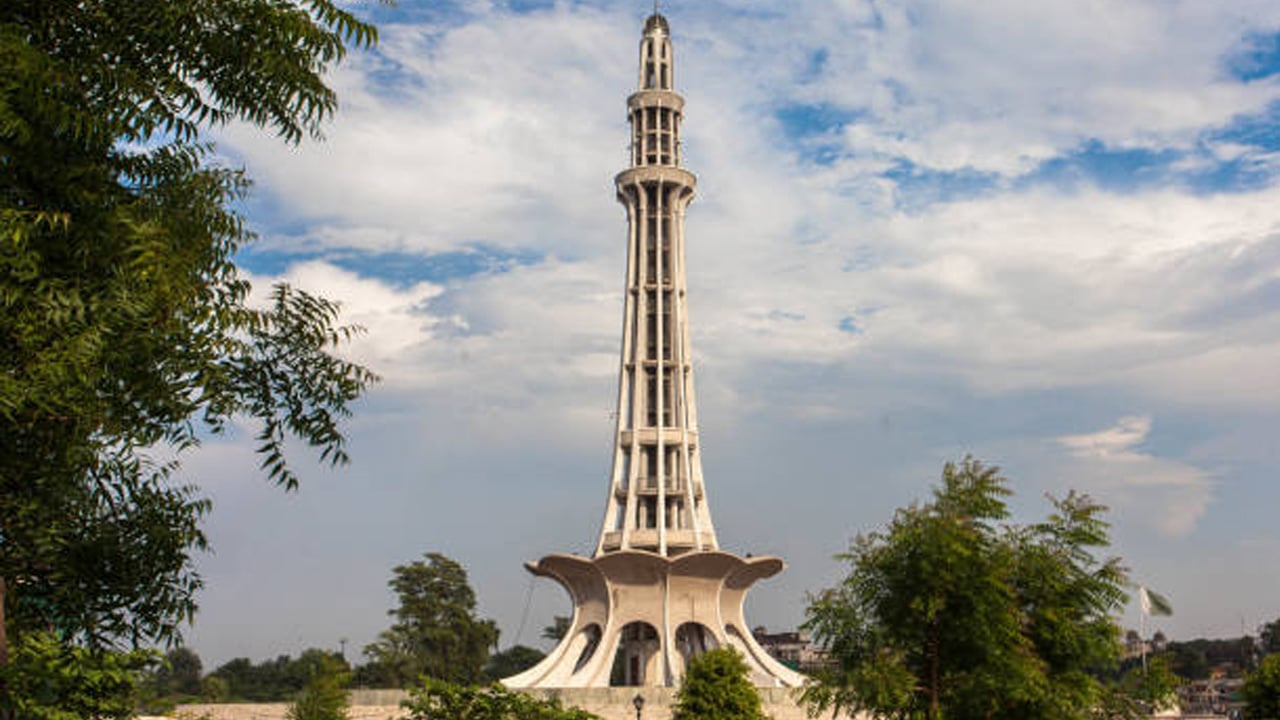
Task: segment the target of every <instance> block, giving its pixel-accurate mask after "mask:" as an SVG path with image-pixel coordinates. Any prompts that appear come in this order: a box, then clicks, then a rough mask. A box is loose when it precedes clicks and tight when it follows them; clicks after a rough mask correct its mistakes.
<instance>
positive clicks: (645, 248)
mask: <svg viewBox="0 0 1280 720" xmlns="http://www.w3.org/2000/svg"><path fill="white" fill-rule="evenodd" d="M674 68H675V62H674V55H673V52H672V47H671V40H670V36H669V30H668V26H667V21H666V19H665V18H663V17H662V16H661V15H654V16H652V17H650V18H649V19H648V21H647V22H646V23H645V30H644V36H643V38H642V39H641V41H640V74H639V85H640V87H639V89H638V90H637V91H636V92H635V93H633V94H632V95H631V97H629V98H628V99H627V110H628V120H629V122H630V125H631V153H630V157H631V167H630V168H629V169H627V170H625V171H623V172H622V173H619V175H618V177H617V190H618V200H619V202H621V203H622V204H623V205H624V206H625V207H626V211H627V227H628V232H627V272H626V283H625V292H626V298H625V302H624V308H623V322H622V348H621V351H622V357H621V366H620V369H619V373H618V416H617V418H618V419H617V432H616V446H615V448H614V456H613V471H612V473H611V478H610V491H609V500H608V503H607V504H606V508H605V517H604V522H603V524H602V528H601V531H600V540H599V543H598V544H597V546H596V555H601V554H604V553H607V552H612V551H617V550H648V551H651V552H656V553H659V554H662V555H679V554H682V553H685V552H688V551H691V550H712V549H716V547H717V544H716V539H715V531H714V529H713V527H712V524H711V514H710V511H709V510H708V508H707V507H706V496H705V492H704V489H703V485H702V468H701V463H700V460H699V456H698V429H697V411H696V404H695V401H694V391H693V363H692V355H691V353H690V349H689V314H688V308H687V304H686V296H687V291H686V282H685V264H684V241H685V237H684V215H685V208H686V207H688V204H689V203H690V202H691V201H692V199H693V194H694V187H695V185H696V180H695V178H694V176H693V174H692V173H690V172H688V171H687V170H685V169H683V168H682V167H680V163H681V145H680V123H681V121H682V120H683V116H684V98H682V97H681V96H680V95H679V94H677V93H676V92H674V91H673V90H672V85H673V83H674Z"/></svg>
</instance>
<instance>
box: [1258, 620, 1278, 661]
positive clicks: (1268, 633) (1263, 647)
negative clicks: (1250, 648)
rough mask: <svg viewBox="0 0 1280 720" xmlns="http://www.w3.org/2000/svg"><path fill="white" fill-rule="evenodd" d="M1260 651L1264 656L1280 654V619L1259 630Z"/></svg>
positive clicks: (1265, 624) (1264, 624)
mask: <svg viewBox="0 0 1280 720" xmlns="http://www.w3.org/2000/svg"><path fill="white" fill-rule="evenodd" d="M1258 651H1259V652H1261V653H1262V654H1263V655H1271V654H1273V653H1280V618H1276V619H1275V620H1272V621H1271V622H1269V623H1263V624H1262V626H1261V627H1259V628H1258Z"/></svg>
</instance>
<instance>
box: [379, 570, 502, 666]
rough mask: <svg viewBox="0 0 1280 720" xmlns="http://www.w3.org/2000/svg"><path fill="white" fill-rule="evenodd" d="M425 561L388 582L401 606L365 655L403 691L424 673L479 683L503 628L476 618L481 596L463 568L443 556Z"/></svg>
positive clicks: (392, 611)
mask: <svg viewBox="0 0 1280 720" xmlns="http://www.w3.org/2000/svg"><path fill="white" fill-rule="evenodd" d="M425 558H426V561H425V562H424V561H422V560H418V561H415V562H412V563H410V564H408V565H400V566H397V567H396V568H394V569H393V570H392V573H393V577H392V578H391V580H390V581H389V582H388V584H389V585H390V586H391V589H392V590H394V591H395V593H396V596H397V598H399V603H400V604H399V607H397V608H396V609H394V610H389V611H387V614H388V615H391V616H392V617H394V618H395V622H394V623H393V624H392V625H391V627H390V628H388V629H387V630H385V631H383V632H382V634H381V635H379V636H378V640H377V641H376V642H374V643H373V644H371V645H369V646H368V647H366V648H365V650H364V652H365V655H366V656H368V657H369V658H370V660H371V661H372V663H373V664H376V665H378V666H380V668H381V673H382V674H383V676H384V677H387V678H389V679H391V680H392V682H393V683H394V684H396V685H398V686H400V687H405V686H408V685H410V684H412V683H414V682H416V681H417V679H418V678H419V677H420V676H423V675H425V676H427V677H433V678H438V679H442V680H449V681H452V682H459V683H474V682H478V681H479V680H480V679H481V678H482V677H483V669H484V663H485V660H486V659H487V658H488V656H489V649H490V648H491V647H493V646H494V645H496V644H497V642H498V626H497V625H496V624H495V623H494V622H493V621H492V620H481V619H480V618H477V617H476V614H475V609H476V595H475V592H474V591H473V590H472V589H471V586H470V585H469V584H468V583H467V571H466V570H464V569H463V567H462V566H461V565H459V564H458V563H456V562H454V561H453V560H451V559H449V558H447V557H445V556H444V555H441V554H439V553H427V554H426V555H425Z"/></svg>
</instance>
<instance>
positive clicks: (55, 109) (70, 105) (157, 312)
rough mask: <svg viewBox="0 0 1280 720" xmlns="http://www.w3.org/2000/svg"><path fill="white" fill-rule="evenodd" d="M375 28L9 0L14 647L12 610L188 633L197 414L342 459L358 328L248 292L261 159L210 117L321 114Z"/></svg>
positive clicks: (5, 30) (136, 1)
mask: <svg viewBox="0 0 1280 720" xmlns="http://www.w3.org/2000/svg"><path fill="white" fill-rule="evenodd" d="M375 37H376V36H375V31H374V28H373V27H372V26H370V25H368V24H366V23H363V22H361V21H359V20H358V19H357V18H356V17H355V16H354V15H352V14H351V13H349V12H348V11H346V10H344V9H343V8H342V7H341V6H340V5H339V4H338V3H337V2H335V1H334V0H297V1H296V2H294V1H286V0H220V1H219V2H205V1H201V0H6V2H4V3H3V4H0V67H4V68H5V70H4V72H3V73H2V74H0V458H2V459H0V463H3V465H2V469H0V606H3V607H4V609H5V610H7V611H8V622H7V623H4V624H3V625H0V664H3V663H4V661H5V650H6V645H7V640H8V633H7V632H6V631H7V630H14V631H17V632H18V633H21V632H23V631H25V630H27V629H33V628H47V627H52V628H54V629H55V630H56V631H57V633H58V635H59V636H60V637H61V638H62V639H64V640H65V641H78V642H83V643H85V644H88V645H90V646H94V647H97V646H103V645H110V644H116V643H131V644H137V643H143V642H149V641H159V642H171V641H173V640H175V639H176V638H177V628H178V627H179V625H180V624H181V622H183V621H185V620H187V619H189V618H190V617H191V615H192V613H193V612H194V610H195V602H194V599H193V594H194V592H195V591H196V590H197V589H198V588H199V587H200V585H201V580H200V577H199V575H198V574H197V573H196V572H195V571H194V570H193V569H192V566H191V558H192V554H193V553H195V552H198V551H200V550H202V549H203V548H204V547H205V537H204V534H203V533H202V531H201V529H200V524H199V521H200V519H201V517H202V516H203V515H204V514H205V513H206V512H207V511H208V509H209V504H208V501H207V500H205V499H204V498H202V497H201V496H200V493H199V491H198V489H197V488H196V487H194V486H192V485H189V484H184V483H181V482H177V481H176V480H175V476H174V473H175V470H176V469H177V465H176V463H175V461H174V458H175V457H178V456H180V455H181V453H182V451H184V450H186V449H188V448H190V447H192V446H194V445H196V444H197V443H198V441H199V439H200V437H201V435H202V433H204V432H210V431H211V432H215V433H217V432H222V431H224V430H225V429H226V428H227V427H228V425H229V423H230V422H231V421H232V419H233V418H236V419H247V420H252V421H256V423H257V440H258V452H259V453H260V455H261V457H262V464H263V469H264V470H265V472H266V474H267V475H268V476H269V477H270V478H271V479H272V480H273V481H275V482H276V483H278V484H280V485H282V486H284V487H286V488H293V487H294V486H296V484H297V477H296V475H295V474H294V472H293V471H292V470H291V469H290V466H289V464H288V463H287V462H286V458H285V454H284V447H285V444H286V441H287V440H288V439H289V438H296V439H298V440H300V441H301V442H302V444H304V445H309V446H311V447H313V448H316V449H317V451H318V453H319V455H320V457H321V459H322V460H324V461H328V462H332V463H342V462H345V461H346V459H347V457H346V453H345V446H344V438H343V435H342V433H341V431H340V421H341V419H342V418H343V417H344V416H346V415H347V414H348V413H349V408H350V405H351V403H352V402H353V401H354V400H355V399H356V398H357V397H358V396H359V395H360V394H361V393H362V392H363V390H364V389H365V388H366V386H367V385H368V384H369V383H370V382H372V381H373V380H374V377H373V375H372V374H371V373H370V372H369V371H368V370H366V369H365V368H363V367H360V366H358V365H356V364H353V363H351V362H348V361H346V360H343V359H342V358H340V357H338V356H337V355H335V354H334V353H333V352H332V350H333V348H334V347H335V346H336V345H337V344H339V343H340V342H342V341H343V340H345V339H347V338H349V337H350V335H351V333H352V332H353V331H354V329H353V328H349V327H342V326H340V325H338V324H337V315H338V306H337V305H336V304H335V303H333V302H330V301H327V300H325V299H322V298H318V297H314V296H311V295H308V294H306V293H303V292H300V291H297V290H294V289H291V288H289V287H287V286H278V287H276V288H275V290H274V291H273V292H272V293H271V298H270V302H269V303H268V304H267V305H266V306H265V307H259V306H257V305H256V304H253V303H251V302H250V297H249V293H250V288H249V285H248V283H247V282H246V281H245V279H244V278H243V277H241V275H240V274H239V273H238V271H237V269H236V266H235V264H234V262H233V261H234V257H235V253H236V252H237V250H238V249H239V248H241V247H242V246H244V245H245V244H246V243H248V242H250V241H251V240H252V239H253V234H252V233H251V232H250V231H249V230H248V228H247V227H246V224H245V221H244V219H243V218H242V217H240V216H239V215H238V214H237V213H236V211H235V210H234V209H233V207H234V206H233V204H234V202H235V201H236V200H237V199H238V198H240V197H241V196H242V194H243V193H244V191H245V190H246V188H247V187H248V181H247V179H246V177H245V175H244V173H243V172H242V171H240V170H236V169H231V168H227V167H223V166H220V165H219V164H217V162H215V160H214V157H215V156H214V155H213V148H212V146H211V145H210V144H208V143H206V142H204V141H203V140H202V138H201V132H202V131H203V130H205V129H207V128H209V127H212V126H218V125H223V124H226V123H229V122H232V121H245V122H248V123H251V124H255V125H258V126H261V127H263V128H266V129H268V130H271V131H274V132H276V133H278V134H279V135H280V136H281V137H282V138H283V139H284V140H285V141H286V142H290V143H294V142H298V141H299V140H301V139H302V138H303V137H305V136H316V135H318V134H319V133H320V128H321V126H322V123H323V122H324V121H325V120H326V119H327V118H328V117H329V116H330V115H331V114H332V113H333V111H334V109H335V107H336V98H335V96H334V94H333V91H332V90H331V89H330V88H329V87H328V86H327V85H326V84H325V75H326V73H327V72H328V71H329V70H330V69H331V68H332V67H333V66H334V64H335V63H336V62H338V61H339V60H340V59H341V58H342V57H343V55H344V53H345V52H346V50H347V48H348V47H350V46H356V47H364V46H368V45H370V44H371V43H373V42H374V40H375ZM246 48H252V52H247V51H246V50H245V49H246Z"/></svg>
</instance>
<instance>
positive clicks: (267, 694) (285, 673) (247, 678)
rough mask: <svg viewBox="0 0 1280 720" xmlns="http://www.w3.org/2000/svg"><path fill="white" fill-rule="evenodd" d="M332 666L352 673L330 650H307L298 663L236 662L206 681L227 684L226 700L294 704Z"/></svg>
mask: <svg viewBox="0 0 1280 720" xmlns="http://www.w3.org/2000/svg"><path fill="white" fill-rule="evenodd" d="M331 666H336V667H337V668H338V669H339V670H341V671H342V672H347V671H348V670H349V668H348V666H347V662H346V660H344V659H343V658H342V656H341V655H339V654H338V653H335V652H330V651H328V650H320V649H317V648H308V649H306V650H303V651H302V654H300V655H299V656H298V657H297V658H296V659H295V658H293V657H290V656H289V655H280V656H278V657H276V658H275V659H272V660H264V661H262V662H261V663H256V664H255V663H253V662H252V661H250V660H249V659H248V658H235V659H233V660H229V661H227V662H225V663H223V664H222V665H220V666H218V668H217V669H216V670H214V671H213V672H212V673H210V674H209V675H208V677H206V678H205V679H206V680H209V679H212V678H217V679H219V680H221V681H222V682H223V683H225V688H216V689H218V690H222V691H223V696H224V697H227V698H232V699H235V700H240V701H248V702H279V701H284V700H291V699H293V697H294V696H295V695H297V694H298V693H299V692H300V691H301V690H302V688H303V687H304V686H305V685H306V684H307V682H309V681H310V680H311V679H312V678H314V677H316V676H317V675H319V674H322V673H323V672H325V671H326V669H328V668H330V667H331Z"/></svg>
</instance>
